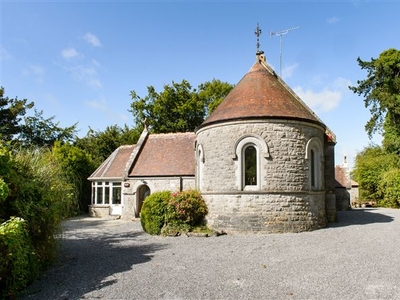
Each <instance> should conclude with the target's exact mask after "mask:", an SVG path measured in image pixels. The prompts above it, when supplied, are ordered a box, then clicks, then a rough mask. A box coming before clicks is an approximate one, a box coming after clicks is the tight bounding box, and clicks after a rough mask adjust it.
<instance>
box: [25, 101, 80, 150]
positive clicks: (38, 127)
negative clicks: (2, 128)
mask: <svg viewBox="0 0 400 300" xmlns="http://www.w3.org/2000/svg"><path fill="white" fill-rule="evenodd" d="M54 118H55V117H54V116H53V117H50V118H47V119H45V118H43V111H37V110H36V109H35V114H34V115H33V116H30V117H25V118H24V121H25V123H24V124H22V125H21V126H20V127H21V131H20V133H19V141H20V142H21V143H22V144H23V145H30V146H37V147H49V148H51V147H52V146H53V144H54V143H55V142H56V141H61V142H63V143H66V142H70V141H73V140H74V139H75V137H76V132H77V131H76V126H77V123H75V124H74V125H72V126H69V127H65V128H63V127H60V126H59V122H57V123H54Z"/></svg>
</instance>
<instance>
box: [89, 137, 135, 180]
mask: <svg viewBox="0 0 400 300" xmlns="http://www.w3.org/2000/svg"><path fill="white" fill-rule="evenodd" d="M135 147H136V145H128V146H120V147H118V148H117V149H116V150H115V151H114V152H113V153H112V154H111V155H110V156H109V157H108V158H107V159H106V160H105V161H104V162H103V163H102V164H101V165H100V167H98V168H97V170H96V171H94V172H93V174H92V175H90V177H89V178H88V179H89V180H96V179H102V180H107V179H120V180H122V179H123V178H124V170H125V166H126V162H127V161H128V159H129V157H130V156H131V154H132V151H133V150H134V149H135Z"/></svg>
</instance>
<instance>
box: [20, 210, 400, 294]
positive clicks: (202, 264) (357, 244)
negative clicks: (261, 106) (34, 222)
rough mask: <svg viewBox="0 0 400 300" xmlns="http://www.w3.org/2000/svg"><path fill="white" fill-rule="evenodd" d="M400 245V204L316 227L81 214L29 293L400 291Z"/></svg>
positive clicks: (344, 216)
mask: <svg viewBox="0 0 400 300" xmlns="http://www.w3.org/2000/svg"><path fill="white" fill-rule="evenodd" d="M399 248H400V210H394V209H355V210H352V211H343V212H339V222H338V223H335V224H332V225H330V226H329V227H328V228H326V229H321V230H317V231H312V232H303V233H297V234H270V235H229V236H220V237H210V238H200V237H186V236H181V237H175V238H171V237H170V238H163V237H158V236H156V237H154V236H150V235H147V234H146V233H144V232H143V231H142V228H141V225H140V222H138V221H123V220H99V219H93V218H76V219H71V220H68V221H66V222H65V223H64V233H63V238H62V243H61V255H60V258H59V261H58V262H57V263H56V264H55V266H54V267H53V268H52V269H51V270H49V271H48V272H47V273H46V274H44V275H43V276H42V278H41V279H40V280H39V281H37V282H36V283H34V284H33V285H31V286H30V287H29V288H28V290H27V294H26V296H25V297H23V298H22V299H40V300H47V299H48V300H50V299H51V300H53V299H65V300H66V299H318V300H320V299H335V300H337V299H351V300H356V299H400V284H399V282H400V255H399V254H400V249H399Z"/></svg>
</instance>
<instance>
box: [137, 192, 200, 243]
mask: <svg viewBox="0 0 400 300" xmlns="http://www.w3.org/2000/svg"><path fill="white" fill-rule="evenodd" d="M207 212H208V209H207V205H206V203H205V202H204V199H203V198H202V196H201V194H200V192H199V191H197V190H187V191H182V192H175V193H171V192H169V191H163V192H155V193H153V194H151V195H150V196H148V197H147V198H146V200H145V201H144V203H143V206H142V211H141V214H140V221H141V223H142V227H143V230H144V231H145V232H147V233H149V234H153V235H155V234H160V233H161V234H164V235H171V234H172V235H177V234H179V233H182V232H188V231H191V230H192V229H193V228H195V227H199V226H202V225H204V224H203V222H204V217H205V216H206V215H207Z"/></svg>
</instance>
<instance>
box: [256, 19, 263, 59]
mask: <svg viewBox="0 0 400 300" xmlns="http://www.w3.org/2000/svg"><path fill="white" fill-rule="evenodd" d="M254 34H255V35H256V37H257V55H259V54H263V53H264V52H263V51H260V35H261V28H260V26H259V25H258V22H257V27H256V31H255V32H254Z"/></svg>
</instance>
